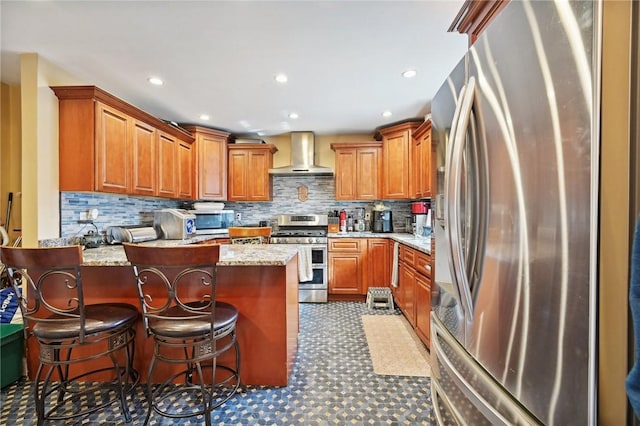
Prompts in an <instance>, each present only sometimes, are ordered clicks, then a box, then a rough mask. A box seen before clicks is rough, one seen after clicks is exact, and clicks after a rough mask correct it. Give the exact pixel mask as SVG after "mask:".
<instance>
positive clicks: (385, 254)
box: [363, 238, 391, 294]
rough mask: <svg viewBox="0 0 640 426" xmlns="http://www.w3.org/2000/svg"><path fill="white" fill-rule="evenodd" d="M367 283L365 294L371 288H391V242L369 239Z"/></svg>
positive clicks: (365, 280) (384, 239)
mask: <svg viewBox="0 0 640 426" xmlns="http://www.w3.org/2000/svg"><path fill="white" fill-rule="evenodd" d="M366 241H367V251H366V274H365V279H364V282H365V283H366V285H365V288H363V292H364V293H365V294H366V293H367V291H368V289H369V287H389V285H390V283H391V264H390V263H389V240H387V239H386V238H367V240H366Z"/></svg>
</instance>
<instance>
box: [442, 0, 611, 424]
mask: <svg viewBox="0 0 640 426" xmlns="http://www.w3.org/2000/svg"><path fill="white" fill-rule="evenodd" d="M599 7H600V6H599V4H598V2H590V1H576V2H567V1H555V2H553V1H511V2H510V3H509V4H508V5H507V6H506V8H505V9H504V10H503V11H502V12H501V13H500V15H499V16H498V17H497V18H496V19H495V21H494V22H492V23H491V24H490V26H489V28H488V29H487V30H486V32H485V33H484V34H483V35H482V36H481V37H480V38H479V39H478V40H477V41H476V42H475V44H474V45H473V46H472V47H471V48H470V49H469V51H468V53H467V54H466V55H465V57H464V58H463V59H462V60H461V61H460V63H459V64H458V65H457V66H456V68H455V69H454V70H453V72H452V73H451V75H450V76H449V78H448V79H447V80H446V81H445V82H444V84H443V85H442V87H441V89H440V90H439V91H438V92H437V94H436V96H435V97H434V99H433V102H432V112H431V120H432V140H433V143H435V144H437V153H438V155H437V163H438V170H437V176H438V184H437V195H436V205H435V213H436V214H435V218H434V232H435V238H436V251H435V259H436V272H435V285H434V290H433V294H432V314H431V318H432V326H431V342H432V347H431V357H432V368H433V377H432V381H431V383H432V398H433V401H434V407H435V411H436V417H437V418H438V421H439V423H440V424H455V423H458V424H468V425H474V426H475V425H482V424H492V425H496V424H516V425H519V424H545V425H586V424H595V421H596V420H595V392H596V391H595V386H596V384H595V383H596V380H595V362H596V359H595V358H596V347H595V330H596V314H595V312H596V306H595V291H596V279H597V276H596V267H595V266H594V265H596V264H597V262H596V259H597V219H598V218H597V190H598V189H597V188H598V175H597V170H598V165H597V159H598V140H599V139H598V129H597V122H598V120H597V117H598V115H599V107H598V105H599V103H598V100H597V99H596V97H597V93H598V91H597V81H598V77H597V76H598V75H599V73H598V71H597V70H598V63H599V62H598V61H599V56H598V55H599V52H598V50H599V48H598V47H597V46H599V44H598V22H599V17H598V16H599V13H600V12H599Z"/></svg>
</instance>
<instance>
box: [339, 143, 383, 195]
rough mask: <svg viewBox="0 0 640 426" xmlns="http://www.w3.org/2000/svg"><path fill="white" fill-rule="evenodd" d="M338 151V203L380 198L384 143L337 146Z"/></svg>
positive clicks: (343, 144) (341, 144) (342, 144)
mask: <svg viewBox="0 0 640 426" xmlns="http://www.w3.org/2000/svg"><path fill="white" fill-rule="evenodd" d="M331 149H333V150H334V151H335V153H336V154H335V162H336V166H335V176H336V200H377V199H379V198H380V171H381V169H382V143H381V142H378V141H372V142H362V143H333V144H331Z"/></svg>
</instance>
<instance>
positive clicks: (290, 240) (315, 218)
mask: <svg viewBox="0 0 640 426" xmlns="http://www.w3.org/2000/svg"><path fill="white" fill-rule="evenodd" d="M328 222H329V221H328V217H327V215H321V214H305V215H293V214H281V215H278V230H277V231H274V232H272V233H271V244H327V229H328Z"/></svg>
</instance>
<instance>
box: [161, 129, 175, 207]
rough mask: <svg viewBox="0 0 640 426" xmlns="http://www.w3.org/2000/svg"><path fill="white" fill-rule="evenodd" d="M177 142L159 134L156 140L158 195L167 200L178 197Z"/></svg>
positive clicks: (169, 136) (172, 138)
mask: <svg viewBox="0 0 640 426" xmlns="http://www.w3.org/2000/svg"><path fill="white" fill-rule="evenodd" d="M177 153H178V141H177V140H176V139H175V138H174V137H172V136H171V135H167V134H164V133H161V134H160V135H159V138H158V195H159V196H161V197H167V198H176V197H177V196H178V159H177V156H176V154H177Z"/></svg>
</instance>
